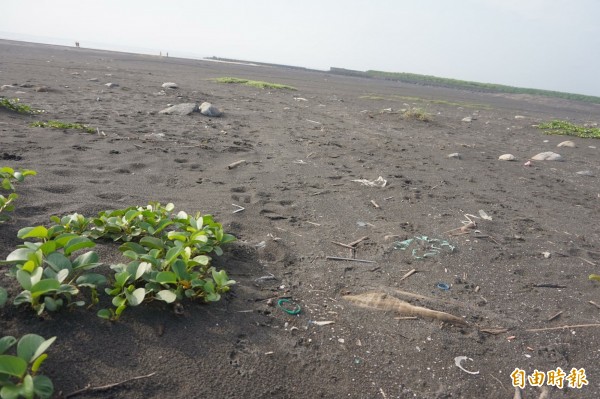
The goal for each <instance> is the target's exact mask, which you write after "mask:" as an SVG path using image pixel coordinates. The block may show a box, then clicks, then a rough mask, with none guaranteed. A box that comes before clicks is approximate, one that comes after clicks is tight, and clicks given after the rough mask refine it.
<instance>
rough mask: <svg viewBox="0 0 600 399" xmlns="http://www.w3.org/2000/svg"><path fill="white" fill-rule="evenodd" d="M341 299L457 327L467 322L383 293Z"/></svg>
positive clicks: (349, 296)
mask: <svg viewBox="0 0 600 399" xmlns="http://www.w3.org/2000/svg"><path fill="white" fill-rule="evenodd" d="M343 298H344V299H346V300H347V301H350V302H352V303H353V304H355V305H356V306H359V307H361V308H366V309H378V310H387V311H390V310H391V311H395V312H398V313H400V314H402V315H405V316H419V317H427V318H431V319H436V320H440V321H443V322H446V323H452V324H459V325H466V324H467V322H466V321H465V320H463V319H461V318H460V317H456V316H453V315H451V314H449V313H445V312H439V311H437V310H432V309H428V308H423V307H421V306H414V305H411V304H410V303H408V302H405V301H403V300H400V299H398V298H395V297H393V296H391V295H388V294H386V293H383V292H365V293H363V294H359V295H344V297H343Z"/></svg>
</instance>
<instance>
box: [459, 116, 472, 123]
mask: <svg viewBox="0 0 600 399" xmlns="http://www.w3.org/2000/svg"><path fill="white" fill-rule="evenodd" d="M461 121H462V122H473V118H472V117H470V116H465V117H464V118H462V119H461Z"/></svg>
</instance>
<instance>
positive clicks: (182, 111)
mask: <svg viewBox="0 0 600 399" xmlns="http://www.w3.org/2000/svg"><path fill="white" fill-rule="evenodd" d="M196 111H198V104H196V103H183V104H176V105H173V106H171V107H169V108H165V109H163V110H162V111H160V112H159V114H166V115H190V114H192V113H194V112H196Z"/></svg>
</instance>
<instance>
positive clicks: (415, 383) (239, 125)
mask: <svg viewBox="0 0 600 399" xmlns="http://www.w3.org/2000/svg"><path fill="white" fill-rule="evenodd" d="M0 55H1V56H0V71H1V72H0V85H4V84H18V85H19V84H24V83H29V84H31V85H33V86H34V87H35V86H39V85H45V86H48V87H49V88H50V90H49V91H48V92H36V91H34V87H29V88H18V89H8V90H4V91H3V92H1V93H0V95H2V96H6V97H9V98H13V97H19V98H20V99H21V100H22V102H24V103H27V104H31V105H32V106H34V107H35V108H41V109H44V110H45V111H46V113H45V114H43V115H41V116H23V115H18V114H13V113H10V112H7V111H4V110H0V156H2V158H3V161H2V162H1V163H2V165H7V166H12V167H15V168H18V167H21V168H30V169H35V170H37V171H38V172H39V174H38V176H36V177H32V178H30V179H28V180H27V181H26V182H25V183H23V184H21V185H19V186H18V192H19V194H20V198H19V200H18V202H17V203H16V205H17V210H16V211H15V212H14V213H13V214H12V218H11V221H10V222H8V223H5V224H3V225H0V237H1V240H0V258H2V259H4V258H5V257H6V256H7V255H8V254H9V253H10V252H11V251H12V250H13V249H14V247H15V246H16V245H18V243H19V242H20V241H19V240H18V239H17V238H16V233H17V231H18V229H20V228H22V227H25V226H34V225H39V224H47V223H48V222H49V217H50V216H51V215H64V214H67V213H73V212H79V213H82V214H85V215H89V216H91V215H95V214H96V213H97V212H99V211H101V210H104V209H116V208H124V207H127V206H130V205H144V204H147V203H148V202H149V201H160V202H162V203H167V202H173V203H175V205H176V206H177V209H182V210H185V211H188V212H195V211H201V212H203V213H211V214H213V215H215V217H216V219H217V220H219V221H221V222H222V223H223V225H224V226H225V227H226V230H227V231H228V232H230V233H232V234H235V235H236V236H237V237H238V238H239V240H238V241H237V242H236V243H234V244H232V245H230V246H228V247H227V248H226V253H225V255H224V256H222V257H221V258H217V259H215V264H216V265H217V266H219V267H225V268H226V269H227V270H228V272H229V273H230V276H232V278H234V279H235V280H237V281H238V284H237V285H236V287H235V289H234V290H233V293H232V295H229V296H227V297H226V298H225V300H223V301H221V302H219V303H215V304H211V305H203V304H198V303H184V306H185V313H184V315H182V316H178V315H176V314H175V313H174V312H173V311H172V309H171V308H170V307H168V306H166V305H162V304H159V303H152V304H150V305H148V306H140V307H137V308H130V309H128V310H127V311H126V312H125V313H124V315H123V318H122V319H121V321H119V322H117V323H110V322H107V321H104V320H101V319H100V318H98V317H97V316H96V315H95V313H96V310H95V309H92V310H85V309H76V310H74V311H71V312H68V311H64V312H60V313H55V314H48V315H44V317H43V318H41V319H40V318H37V317H36V316H35V315H34V314H33V312H32V311H30V310H29V309H27V308H18V309H17V308H15V307H14V306H12V305H9V304H7V306H6V307H5V308H4V309H2V310H1V311H0V316H1V318H0V331H1V333H2V335H9V334H10V335H14V336H20V335H22V334H25V333H29V332H32V333H37V334H40V335H43V336H45V337H50V336H54V335H56V336H57V337H58V339H57V340H56V342H55V344H54V345H53V346H52V347H51V348H50V350H49V358H48V360H47V362H46V363H45V365H44V367H43V372H44V373H45V374H46V375H48V376H50V377H51V378H52V380H53V381H54V384H55V387H56V393H57V397H60V396H61V393H62V395H64V394H68V393H70V392H73V391H75V390H77V389H79V388H82V387H84V386H86V385H88V384H91V385H92V386H99V385H105V384H109V383H112V382H118V381H121V380H125V379H128V378H131V377H135V376H139V375H146V374H149V373H152V372H156V374H155V375H154V376H152V377H149V378H146V379H140V380H136V381H132V382H128V383H126V384H123V385H120V386H118V387H115V388H113V389H111V390H108V391H102V392H92V393H86V394H82V395H80V396H78V397H80V398H109V397H110V398H509V397H512V395H513V393H514V389H513V388H512V384H511V378H510V377H509V375H510V373H511V372H512V371H513V370H514V369H515V368H517V367H518V368H521V369H524V370H525V371H527V372H528V373H530V372H533V370H534V369H538V370H540V371H550V370H554V369H556V368H557V367H561V368H562V369H563V370H566V372H567V373H568V372H569V371H570V370H571V368H573V367H575V368H585V370H586V373H587V379H588V381H589V385H588V386H586V387H584V388H583V389H581V390H577V389H574V388H564V389H562V390H559V389H553V391H552V392H551V396H550V397H551V398H567V397H569V398H597V397H600V370H599V368H598V364H600V344H599V342H600V328H598V327H590V328H577V329H564V330H549V331H543V332H527V331H526V329H532V328H544V327H557V326H564V325H579V324H590V323H599V322H600V309H598V308H597V307H595V306H593V305H592V304H590V303H588V301H595V302H596V303H600V285H599V284H598V283H596V282H592V281H589V280H588V275H589V274H591V273H599V271H600V227H599V226H600V223H599V220H600V218H599V216H600V184H599V176H600V157H599V151H600V150H599V149H598V148H590V147H589V146H596V147H598V146H600V140H592V139H587V140H585V139H579V138H573V139H572V140H573V141H574V142H575V143H576V145H577V148H556V145H557V144H558V143H560V142H561V141H564V140H567V139H569V138H566V137H560V136H546V135H543V134H542V133H541V132H540V131H539V130H538V129H537V128H535V127H532V125H533V124H536V123H539V122H540V121H546V120H549V119H552V118H559V119H571V120H573V121H574V122H577V123H584V122H588V121H595V122H598V119H599V118H600V116H599V115H600V106H598V105H589V104H582V103H575V102H568V101H561V100H553V99H543V98H537V97H523V96H508V95H492V94H481V93H471V92H467V91H459V90H451V89H443V88H433V87H422V86H414V85H407V84H401V83H396V82H386V81H382V80H370V79H362V78H354V77H344V76H335V75H330V74H327V73H318V72H304V71H294V70H287V69H279V68H269V67H255V66H247V65H237V64H225V63H215V62H208V61H197V60H185V59H174V58H160V57H158V56H144V55H132V54H124V53H115V52H105V51H94V50H87V49H83V48H82V49H75V48H65V47H57V46H45V45H35V44H25V43H17V42H8V41H0ZM107 74H112V76H107ZM221 76H235V77H240V78H249V79H257V80H265V81H271V82H277V83H283V84H288V85H292V86H295V87H297V88H298V90H297V91H288V90H261V89H256V88H253V87H246V86H239V85H224V84H218V83H215V82H213V81H211V80H210V79H211V78H216V77H221ZM90 78H98V79H99V81H98V82H93V81H89V80H88V79H90ZM107 82H114V83H117V84H119V86H118V87H115V88H112V89H108V88H107V87H106V86H104V84H105V83H107ZM164 82H176V83H178V84H179V89H176V90H170V89H165V90H166V95H162V96H161V95H156V93H157V92H159V91H160V90H161V84H162V83H164ZM16 91H22V92H23V93H16ZM365 95H369V96H372V97H371V98H370V99H369V98H361V96H365ZM394 96H396V97H394ZM295 97H303V98H305V99H306V100H308V101H301V100H295V99H294V98H295ZM374 97H383V98H384V99H379V100H376V99H373V98H374ZM403 97H404V98H403ZM406 97H414V98H413V99H407V98H406ZM98 98H99V99H100V101H97V99H98ZM432 100H434V101H432ZM202 101H210V102H212V103H213V104H214V105H216V106H217V107H219V108H221V109H222V110H223V111H224V112H225V114H224V116H223V117H222V118H207V117H205V116H202V115H200V114H198V113H197V114H194V115H191V116H167V115H159V114H158V113H157V112H158V111H160V110H161V109H164V108H166V106H167V104H169V103H171V104H176V103H182V102H202ZM403 103H408V104H409V105H411V106H412V104H413V103H415V104H416V105H417V106H420V107H423V108H425V109H426V110H427V111H428V112H429V113H431V114H432V115H433V118H432V119H433V120H432V121H431V122H428V123H427V122H420V121H416V120H403V119H402V117H401V115H400V114H398V113H396V112H394V113H380V111H381V110H382V109H386V108H390V107H391V108H392V110H393V111H398V109H401V108H406V105H403ZM472 104H475V105H472ZM362 111H366V112H362ZM473 113H476V117H477V119H475V120H474V121H473V122H472V123H465V122H461V119H462V118H463V117H465V116H469V115H473ZM515 115H522V116H524V117H525V118H522V119H515ZM40 118H43V119H44V120H47V119H59V120H62V121H67V122H75V121H77V122H82V123H86V124H89V125H91V126H93V127H98V129H99V130H100V131H102V132H104V133H105V135H98V134H86V133H82V132H77V131H62V130H48V129H39V128H31V127H28V124H29V122H31V121H34V120H38V119H40ZM314 122H318V123H314ZM545 141H547V142H545ZM542 151H555V152H558V153H560V154H561V155H562V156H563V157H564V158H565V162H534V163H533V166H532V167H525V166H523V163H524V162H525V161H526V160H527V159H528V158H530V157H532V156H533V155H535V154H537V153H539V152H542ZM454 152H459V153H461V154H462V159H451V158H448V157H447V155H448V154H450V153H454ZM504 153H512V154H514V155H515V156H517V158H518V161H517V162H502V161H498V156H499V155H501V154H504ZM14 156H16V157H17V158H16V159H18V160H15V157H14ZM240 159H244V160H246V161H247V163H246V164H245V165H242V166H240V167H237V168H235V169H231V170H229V169H228V168H227V165H229V164H230V163H232V162H235V161H237V160H240ZM299 161H302V162H299ZM581 170H591V171H592V172H593V173H594V174H595V177H586V176H579V175H577V174H576V172H577V171H581ZM378 176H383V177H384V178H385V179H387V181H388V184H387V186H386V187H385V188H370V187H366V186H362V185H360V184H359V183H356V182H352V180H353V179H363V178H365V179H369V180H373V179H376V178H377V177H378ZM371 200H373V201H375V202H376V203H377V204H378V205H380V207H381V208H380V209H377V208H375V207H374V206H373V204H372V203H371ZM231 204H239V205H242V206H244V207H245V208H246V210H245V211H243V212H239V213H235V214H234V213H232V212H233V211H234V210H235V209H236V208H235V207H234V206H232V205H231ZM480 209H482V210H484V211H485V212H487V214H488V215H490V216H491V217H492V218H493V221H487V220H483V219H474V220H476V222H477V223H478V231H479V232H474V231H471V232H470V233H469V234H466V235H460V236H450V235H448V234H447V233H445V232H447V231H448V230H451V229H454V228H457V227H460V226H461V225H462V224H461V221H463V220H466V219H465V217H464V214H473V215H478V211H479V210H480ZM359 221H360V222H365V223H368V224H367V225H365V226H364V227H360V226H359V225H358V224H357V222H359ZM421 234H423V235H427V236H429V237H434V238H446V239H449V240H450V241H451V242H452V243H453V244H455V245H456V247H457V249H456V252H455V253H452V254H440V255H438V256H434V257H431V258H429V259H426V260H413V259H412V257H411V254H410V252H407V251H399V250H394V249H393V242H394V241H395V240H403V239H406V238H410V237H413V236H415V235H421ZM390 235H397V236H399V237H392V238H390V237H387V239H386V236H390ZM363 236H368V237H369V239H368V240H366V241H364V242H362V243H360V244H358V245H357V248H358V250H357V251H356V257H357V258H359V259H366V260H372V261H375V262H376V263H373V264H367V263H356V262H343V261H342V262H338V261H331V260H326V259H325V257H326V256H342V257H348V256H351V254H350V251H349V250H347V249H346V248H343V247H341V246H338V245H335V244H333V243H332V241H338V242H342V243H348V242H351V241H354V240H356V239H358V238H360V237H363ZM477 236H479V238H478V237H477ZM274 238H277V240H274ZM263 241H264V242H265V243H266V246H265V247H264V248H258V247H257V244H259V243H260V242H263ZM98 251H99V253H100V255H101V257H102V259H103V261H104V262H106V263H109V264H110V263H116V262H119V261H122V258H121V257H120V254H119V252H118V251H117V249H116V246H113V245H110V244H101V245H99V247H98ZM546 251H547V252H550V254H551V257H550V258H545V257H544V256H543V255H542V253H543V252H546ZM413 268H414V269H417V270H418V273H416V274H414V275H412V276H410V277H408V278H407V279H405V280H404V281H400V279H401V278H402V276H404V275H405V274H406V272H407V271H408V270H410V269H413ZM103 270H108V266H106V267H104V269H103ZM269 273H272V274H273V275H274V276H275V277H276V280H271V281H259V282H256V281H255V279H256V278H258V277H260V276H265V275H268V274H269ZM439 282H444V283H447V284H449V285H451V288H450V290H448V291H442V290H440V289H438V288H436V284H437V283H439ZM0 284H1V285H3V286H5V287H7V288H8V290H9V293H10V295H11V298H13V297H14V296H15V295H16V294H17V293H18V287H17V286H16V283H15V282H13V281H11V280H10V279H8V278H7V277H5V276H4V275H2V276H0ZM534 284H557V285H564V286H566V288H543V287H534V286H533V285H534ZM476 287H480V288H479V289H478V290H476ZM394 289H401V290H405V291H409V292H413V293H418V294H421V295H426V296H429V297H433V298H436V299H439V300H441V302H436V303H434V302H426V301H415V300H411V302H412V303H413V304H416V305H420V306H428V307H431V308H435V309H437V310H442V311H446V312H449V313H452V314H455V315H458V316H461V317H464V319H465V320H466V321H467V322H468V323H469V326H467V327H456V326H452V325H441V324H440V322H438V321H432V320H428V319H418V320H397V319H394V317H395V316H396V315H395V314H393V313H391V312H384V311H375V310H367V309H361V308H357V307H355V306H353V305H352V304H350V303H349V302H348V301H346V300H344V299H343V298H342V295H343V294H346V293H352V294H360V293H363V292H367V291H372V290H376V291H383V292H387V293H390V294H392V293H393V290H394ZM280 296H289V297H292V298H293V299H294V300H295V301H296V302H297V303H298V304H300V305H301V307H302V313H301V314H300V315H298V316H289V315H287V314H286V313H284V312H283V311H282V310H281V309H278V308H276V307H271V306H269V305H268V304H267V299H268V298H270V297H275V298H277V297H280ZM403 299H408V298H403ZM445 300H452V301H455V302H454V303H450V302H448V301H446V302H444V301H445ZM457 302H458V304H457ZM560 311H562V312H563V313H562V314H561V315H560V316H559V317H557V318H556V319H554V320H551V321H547V319H549V318H550V317H551V316H553V315H555V314H556V313H558V312H560ZM315 320H317V321H324V320H332V321H335V324H332V325H327V326H318V325H315V324H312V323H310V322H311V321H315ZM293 327H296V328H293ZM485 328H507V329H508V332H506V333H501V334H498V335H491V334H488V333H484V332H481V331H480V329H485ZM163 330H164V331H163ZM511 336H514V339H509V337H511ZM457 356H467V357H469V358H472V359H473V361H465V362H464V366H465V368H467V369H468V370H474V371H479V372H480V373H479V374H478V375H470V374H467V373H465V372H463V371H461V370H460V369H459V368H458V367H456V366H455V365H454V358H455V357H457ZM565 384H566V382H565ZM539 393H540V390H539V389H538V388H532V387H527V388H526V390H525V391H524V392H523V395H524V397H525V398H537V397H538V396H539Z"/></svg>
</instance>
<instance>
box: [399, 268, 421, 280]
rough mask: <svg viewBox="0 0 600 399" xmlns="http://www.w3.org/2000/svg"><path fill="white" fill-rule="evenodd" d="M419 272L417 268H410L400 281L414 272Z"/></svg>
mask: <svg viewBox="0 0 600 399" xmlns="http://www.w3.org/2000/svg"><path fill="white" fill-rule="evenodd" d="M416 272H417V269H412V270H409V271H408V273H406V274H405V275H404V276H402V278H401V279H400V281H402V280H405V279H407V278H409V277H410V276H412V275H413V274H415V273H416Z"/></svg>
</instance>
